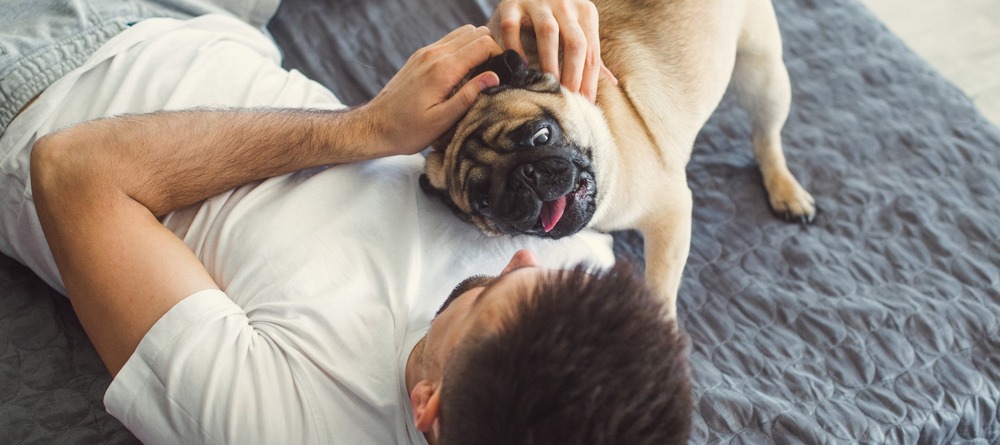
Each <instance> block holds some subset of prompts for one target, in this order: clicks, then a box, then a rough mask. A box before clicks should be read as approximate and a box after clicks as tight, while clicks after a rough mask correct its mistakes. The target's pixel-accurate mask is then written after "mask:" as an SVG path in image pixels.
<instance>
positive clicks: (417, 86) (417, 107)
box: [363, 25, 501, 154]
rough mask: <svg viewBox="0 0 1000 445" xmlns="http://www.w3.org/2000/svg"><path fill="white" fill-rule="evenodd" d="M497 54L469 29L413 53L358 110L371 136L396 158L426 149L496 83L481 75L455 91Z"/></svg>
mask: <svg viewBox="0 0 1000 445" xmlns="http://www.w3.org/2000/svg"><path fill="white" fill-rule="evenodd" d="M500 52H501V50H500V46H499V45H497V44H496V41H494V40H493V37H491V36H490V32H489V30H488V29H487V28H486V27H479V28H475V27H473V26H472V25H466V26H463V27H461V28H459V29H457V30H455V31H452V32H451V33H450V34H448V35H446V36H444V37H443V38H442V39H441V40H439V41H437V42H435V43H432V44H430V45H428V46H426V47H424V48H421V49H419V50H417V52H415V53H414V54H413V56H411V57H410V59H409V60H407V61H406V64H405V65H403V68H401V69H400V70H399V72H398V73H396V75H395V76H393V78H392V79H391V80H389V83H388V84H386V86H385V88H383V89H382V91H381V92H379V94H378V95H377V96H375V98H374V99H372V100H371V102H369V103H368V104H366V105H364V106H363V109H364V111H365V113H366V114H367V115H368V116H369V118H370V119H371V122H372V130H373V132H374V134H373V136H374V137H376V138H377V140H378V141H379V142H380V143H382V144H384V146H385V148H387V149H389V150H392V151H393V152H395V153H396V154H413V153H418V152H420V151H421V150H423V149H425V148H427V146H429V145H430V144H431V143H432V142H434V140H435V139H437V138H438V137H439V136H440V135H441V134H443V133H444V132H445V131H447V130H448V129H449V128H451V127H452V126H453V125H455V123H456V122H458V120H459V119H460V118H461V117H462V116H463V115H464V114H465V112H466V111H468V109H469V107H470V106H472V103H473V102H474V101H475V99H476V97H477V96H478V95H479V92H480V91H481V90H483V89H485V88H489V87H493V86H496V85H497V84H499V83H500V79H499V78H498V77H497V75H496V74H495V73H492V72H486V73H482V74H480V75H479V76H476V77H475V78H474V79H471V80H470V81H469V82H468V83H466V84H465V85H464V86H463V87H462V88H461V89H460V90H458V91H454V88H455V86H456V85H457V84H458V83H459V82H460V81H461V80H462V78H463V77H465V76H466V75H467V74H468V73H469V70H471V69H473V68H475V67H476V66H478V65H479V64H481V63H483V62H485V61H486V59H488V58H489V57H490V56H491V55H496V54H500ZM453 92H454V95H453V94H452V93H453Z"/></svg>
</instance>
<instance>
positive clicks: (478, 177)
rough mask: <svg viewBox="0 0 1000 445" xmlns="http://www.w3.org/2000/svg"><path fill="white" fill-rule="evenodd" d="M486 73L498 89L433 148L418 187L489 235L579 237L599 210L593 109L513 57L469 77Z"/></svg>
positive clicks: (511, 54)
mask: <svg viewBox="0 0 1000 445" xmlns="http://www.w3.org/2000/svg"><path fill="white" fill-rule="evenodd" d="M486 70H490V71H494V72H496V73H497V74H498V76H499V77H500V86H497V87H494V88H491V89H487V90H485V91H483V92H482V93H481V94H480V95H479V98H478V99H477V100H476V103H475V104H474V105H473V106H472V108H471V109H470V111H469V113H468V114H467V115H466V117H465V118H464V119H462V120H461V121H460V122H459V123H458V124H457V125H456V127H455V128H454V130H453V132H450V133H449V134H446V135H445V136H444V137H443V138H442V140H440V141H439V142H438V143H437V144H436V145H435V147H434V148H435V150H434V151H433V152H432V153H430V154H429V155H428V156H427V161H426V166H425V174H424V175H423V176H422V177H421V186H422V187H423V188H424V190H425V191H426V192H428V193H431V194H435V195H438V196H440V197H441V198H442V199H443V200H444V201H445V202H446V203H447V204H449V205H450V206H451V207H452V208H453V210H455V212H456V214H458V215H459V216H460V217H462V218H463V219H466V220H469V221H471V222H472V223H474V224H476V225H477V226H479V227H480V229H482V230H483V231H484V232H486V233H488V234H493V235H513V234H530V235H536V236H545V237H550V238H560V237H563V236H567V235H571V234H574V233H576V232H578V231H579V230H580V229H582V228H584V227H585V226H586V225H587V223H589V222H590V219H591V218H592V217H593V215H594V212H595V210H596V209H597V182H596V181H595V174H594V167H593V165H592V159H593V153H592V152H593V145H594V142H593V141H594V137H593V136H592V135H590V130H589V128H588V127H589V125H588V123H587V120H586V119H585V117H586V115H587V114H588V113H591V114H593V113H594V112H595V111H594V110H596V108H595V107H594V106H593V105H591V104H589V103H587V102H586V101H585V100H583V99H582V97H576V96H578V95H575V94H570V93H567V92H565V91H563V90H562V88H560V86H559V82H558V81H557V80H556V79H555V78H554V77H553V76H551V75H545V74H542V73H540V72H538V71H535V70H531V69H529V68H527V67H525V66H524V63H523V62H522V60H521V57H520V56H519V55H517V53H514V52H513V51H508V52H506V53H504V54H503V55H500V56H496V57H494V58H492V59H490V60H489V61H487V62H486V63H484V64H483V66H481V67H479V68H477V69H476V70H474V71H473V72H472V73H470V78H471V77H472V76H475V75H477V74H479V73H481V72H483V71H486ZM587 107H590V108H591V109H592V110H587V109H586V108H587Z"/></svg>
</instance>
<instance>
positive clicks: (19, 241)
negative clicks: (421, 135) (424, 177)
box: [0, 16, 613, 444]
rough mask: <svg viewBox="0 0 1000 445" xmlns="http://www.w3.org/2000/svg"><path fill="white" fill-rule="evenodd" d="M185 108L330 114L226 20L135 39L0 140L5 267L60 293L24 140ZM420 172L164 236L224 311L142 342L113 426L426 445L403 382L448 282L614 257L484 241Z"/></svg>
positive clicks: (318, 185) (115, 388) (207, 207)
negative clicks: (176, 244) (176, 240)
mask: <svg viewBox="0 0 1000 445" xmlns="http://www.w3.org/2000/svg"><path fill="white" fill-rule="evenodd" d="M165 70H166V71H168V72H164V71H165ZM192 106H287V107H312V108H336V107H338V106H340V105H339V103H338V102H337V100H336V98H334V97H333V95H332V94H331V93H330V92H329V91H327V90H326V89H325V88H323V87H321V86H320V85H318V84H316V83H315V82H312V81H309V80H307V79H305V78H304V77H303V76H302V75H301V74H299V73H297V72H294V71H293V72H287V71H284V70H282V69H280V66H279V56H278V53H277V51H276V50H275V48H274V47H273V44H272V43H271V42H270V41H268V40H267V39H266V38H264V37H263V36H261V35H260V33H259V32H257V31H255V30H254V29H253V28H251V27H249V26H247V25H244V24H242V23H240V22H238V21H237V20H234V19H230V18H227V17H223V16H205V17H201V18H198V19H194V20H189V21H176V20H153V21H147V22H142V23H139V24H138V25H136V26H135V27H133V28H132V29H130V30H128V31H126V32H125V33H123V34H122V35H119V36H117V37H116V38H114V39H113V40H112V41H111V42H109V43H108V44H107V45H105V46H104V47H103V48H102V50H101V51H99V52H98V53H97V54H95V55H94V57H93V58H92V60H91V61H90V62H88V63H87V64H85V66H84V67H82V68H81V69H80V70H77V71H75V72H73V73H71V74H70V75H68V76H66V77H65V78H63V79H61V80H60V81H59V82H57V84H54V85H53V86H52V87H50V88H49V89H48V90H46V92H45V93H44V94H43V95H42V96H41V97H40V98H39V99H38V101H37V102H36V103H35V104H34V105H32V106H31V107H30V108H29V109H28V110H26V111H25V112H24V113H23V114H22V115H21V116H20V117H18V119H16V120H15V121H14V122H13V123H12V125H11V127H10V128H9V129H8V132H7V133H6V134H5V135H4V137H3V138H2V139H0V156H3V157H2V158H0V169H2V172H0V173H3V177H2V178H0V181H2V184H0V185H2V186H3V188H4V191H3V192H2V193H3V196H0V206H2V210H3V213H2V215H0V217H2V218H3V220H0V225H2V229H3V234H2V235H3V236H0V248H2V250H3V252H4V253H5V254H8V255H11V256H13V257H15V258H17V259H18V260H20V261H22V262H24V263H26V264H28V265H29V266H31V267H32V268H33V269H34V270H36V271H37V272H38V273H39V275H40V276H42V277H43V278H44V279H46V281H48V282H49V283H51V284H53V285H54V286H56V287H57V288H58V289H62V287H61V283H60V282H59V278H58V274H57V272H56V269H55V266H54V264H53V263H52V261H51V254H50V253H49V251H48V249H47V247H46V246H45V244H44V238H42V235H41V231H40V229H38V227H37V218H36V217H35V215H34V208H33V206H32V205H31V199H30V190H26V189H25V186H24V184H25V183H26V182H25V179H24V178H27V152H28V151H29V149H30V146H31V143H33V141H34V140H35V138H37V137H40V136H41V135H44V134H46V133H48V132H51V131H54V130H56V129H59V128H63V127H65V126H68V125H71V124H73V123H76V122H81V121H84V120H87V119H91V118H94V117H99V116H108V115H114V114H120V113H124V112H143V111H150V110H155V109H179V108H189V107H192ZM422 165H423V162H422V159H421V158H420V156H419V155H415V156H407V157H394V158H386V159H380V160H376V161H370V162H364V163H357V164H348V165H340V166H335V167H330V168H326V169H323V168H317V169H312V170H308V171H302V172H298V173H294V174H290V175H285V176H281V177H277V178H271V179H268V180H265V181H260V182H256V183H253V184H248V185H245V186H243V187H239V188H237V189H236V190H233V191H230V192H227V193H224V194H222V195H219V196H216V197H214V198H212V199H209V200H207V201H206V202H205V203H203V204H201V205H198V206H194V207H190V208H187V209H183V210H180V211H178V212H175V213H173V214H170V215H168V216H167V217H165V218H164V219H163V222H164V224H165V225H166V226H167V227H168V228H170V229H171V230H173V231H174V232H175V233H177V234H178V236H179V237H181V238H182V239H183V240H184V242H185V243H186V244H187V245H188V246H189V247H190V248H191V249H192V250H193V251H194V252H195V254H196V255H197V256H198V257H199V258H200V259H201V261H202V262H203V263H204V264H205V266H206V267H207V269H208V271H209V273H210V274H211V275H212V276H213V277H214V279H215V281H216V282H217V283H218V285H219V286H220V288H221V289H222V291H221V292H220V291H214V290H206V291H202V292H198V293H196V294H194V295H192V296H190V297H187V298H186V299H184V300H183V301H181V302H180V303H178V304H177V305H176V306H175V307H174V308H172V309H171V310H170V311H169V312H167V314H165V315H164V316H163V317H162V318H161V319H160V320H159V321H158V322H157V323H156V324H155V325H154V326H153V328H152V329H151V330H150V331H149V332H148V333H147V334H146V336H145V337H144V338H143V340H142V341H141V343H140V344H139V346H138V349H137V350H136V352H135V353H134V354H133V355H132V357H131V358H130V359H129V360H128V362H127V363H126V365H125V367H124V368H123V369H122V370H121V372H120V373H119V374H118V375H117V376H116V377H115V379H114V380H113V381H112V383H111V386H110V388H109V389H108V392H107V394H106V395H105V404H106V406H107V408H108V411H109V412H110V413H112V414H113V415H114V416H115V417H117V418H119V419H120V420H121V421H122V422H123V423H124V424H125V425H126V426H127V427H128V428H129V429H130V430H131V431H133V432H134V433H135V434H136V435H137V436H138V437H139V438H140V439H141V440H143V441H145V442H147V443H151V444H155V443H178V444H189V443H239V444H251V443H294V444H305V443H345V444H392V443H423V442H424V439H423V437H422V435H421V434H420V433H419V432H418V431H416V430H415V428H414V427H413V425H412V421H411V419H412V412H411V410H410V405H409V398H408V394H407V393H406V389H405V383H404V379H403V376H404V373H403V371H404V366H405V363H406V359H407V357H408V356H409V353H410V351H411V350H412V348H413V346H414V345H415V344H416V342H417V341H418V340H419V339H420V338H421V337H422V336H423V335H424V334H425V332H426V330H427V327H428V325H429V323H430V320H431V318H432V316H433V314H434V312H435V311H436V310H437V309H438V307H439V305H440V304H441V302H442V301H443V299H444V298H445V296H447V294H448V293H449V292H450V291H451V289H452V288H453V287H454V286H455V284H457V283H458V281H460V280H461V279H463V278H465V277H467V276H469V275H473V274H478V273H496V272H498V271H499V270H500V269H501V268H502V267H503V265H504V264H506V261H507V260H508V259H509V258H510V256H511V255H512V254H513V253H514V252H515V251H516V250H518V249H520V248H525V247H526V248H531V249H533V250H534V251H536V253H538V254H539V257H540V259H541V261H542V263H543V264H544V265H546V266H550V267H559V266H568V265H571V264H575V263H576V262H578V261H581V260H584V261H587V262H590V263H592V264H598V265H609V264H610V263H611V262H613V256H612V253H611V249H610V238H609V237H607V236H606V235H598V234H594V233H584V234H580V235H577V236H574V237H570V238H567V239H563V240H559V241H551V240H542V239H538V238H527V237H520V238H505V237H486V236H484V235H482V234H481V233H480V232H479V231H478V230H477V229H476V228H475V227H473V226H472V225H470V224H467V223H464V222H462V221H460V220H458V219H457V218H456V217H455V216H454V215H452V214H451V211H450V210H448V209H447V208H446V207H445V206H444V205H443V204H441V203H439V202H437V198H432V197H428V196H425V195H424V193H423V192H422V191H420V189H419V186H418V184H417V178H418V176H419V174H420V172H421V170H422Z"/></svg>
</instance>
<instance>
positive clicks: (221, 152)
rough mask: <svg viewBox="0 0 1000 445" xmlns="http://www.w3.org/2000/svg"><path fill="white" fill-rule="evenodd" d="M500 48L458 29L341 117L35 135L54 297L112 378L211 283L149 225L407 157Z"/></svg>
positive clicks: (262, 114) (280, 113)
mask: <svg viewBox="0 0 1000 445" xmlns="http://www.w3.org/2000/svg"><path fill="white" fill-rule="evenodd" d="M498 52H499V48H498V47H497V46H496V44H495V43H494V42H493V41H492V39H491V38H490V37H489V33H488V31H487V30H486V29H485V28H473V27H471V26H467V27H463V28H460V29H458V30H456V31H454V32H452V33H451V34H449V35H448V36H445V37H444V38H442V39H441V40H440V41H438V42H436V43H434V44H432V45H430V46H428V47H426V48H423V49H421V50H419V51H418V52H417V53H415V54H414V56H413V57H411V58H410V60H409V61H407V63H406V65H404V67H403V68H402V69H401V70H400V72H399V73H398V74H397V75H396V76H395V77H393V79H392V80H391V81H390V82H389V84H388V85H386V87H385V88H384V89H383V91H382V92H381V93H380V94H379V95H378V96H377V97H376V98H375V99H373V100H372V101H371V102H369V103H368V104H366V105H364V106H361V107H359V108H356V109H352V110H347V111H337V112H329V111H304V110H277V111H263V110H259V111H253V110H244V111H176V112H160V113H153V114H147V115H135V116H127V117H120V118H112V119H104V120H98V121H92V122H89V123H85V124H81V125H78V126H75V127H72V128H69V129H67V130H63V131H60V132H57V133H54V134H52V135H49V136H46V137H43V138H42V139H40V140H39V141H38V142H37V143H36V144H35V147H34V150H33V152H32V159H31V182H32V189H33V194H34V200H35V205H36V207H37V210H38V216H39V220H40V221H41V224H42V228H43V230H44V232H45V237H46V240H47V241H48V243H49V246H50V248H51V250H52V253H53V256H54V258H55V261H56V265H57V266H58V268H59V272H60V275H61V276H62V279H63V283H64V284H65V286H66V290H67V294H68V296H69V297H70V300H71V301H72V303H73V306H74V309H75V311H76V313H77V315H78V316H79V318H80V321H81V323H82V324H83V326H84V328H85V329H86V331H87V334H88V336H89V337H90V338H91V340H92V341H93V343H94V346H95V348H96V349H97V351H98V353H99V354H100V355H101V358H102V359H103V360H104V362H105V364H106V365H107V366H108V368H109V370H110V371H111V372H112V373H113V374H114V373H117V372H118V370H119V369H121V367H122V366H123V365H124V363H125V361H126V360H127V359H128V357H129V356H130V355H131V354H132V352H133V351H134V350H135V347H136V346H137V345H138V343H139V341H140V340H141V339H142V337H143V336H144V335H145V333H146V332H147V331H148V330H149V329H150V328H151V327H152V325H153V324H154V323H155V322H156V321H157V320H158V319H159V318H160V317H161V316H162V315H163V314H164V313H166V312H167V311H168V310H169V309H170V308H171V307H173V306H174V305H175V304H176V303H177V302H178V301H180V300H181V299H183V298H184V297H186V296H188V295H191V294H192V293H194V292H196V291H199V290H203V289H212V288H216V284H215V283H214V281H213V280H212V278H211V277H210V276H209V274H208V272H207V271H206V270H205V268H204V266H202V264H201V263H200V262H199V261H198V259H197V258H196V257H195V256H194V254H193V253H192V252H191V251H190V250H189V249H188V248H187V247H186V246H185V245H184V244H183V242H181V240H179V239H178V238H177V237H176V236H174V235H173V233H171V232H170V231H169V230H167V229H166V228H164V227H163V226H162V225H161V224H160V223H159V221H158V220H157V219H156V217H157V216H160V215H163V214H166V213H168V212H170V211H173V210H176V209H178V208H181V207H183V206H186V205H190V204H193V203H196V202H199V201H201V200H203V199H205V198H208V197H210V196H213V195H215V194H218V193H220V192H223V191H225V190H228V189H231V188H233V187H236V186H239V185H241V184H244V183H247V182H250V181H254V180H258V179H262V178H266V177H271V176H276V175H280V174H284V173H288V172H292V171H296V170H299V169H303V168H308V167H313V166H319V165H327V164H333V163H342V162H352V161H359V160H364V159H372V158H377V157H382V156H388V155H394V154H410V153H416V152H418V151H420V150H421V149H423V148H424V147H426V146H427V145H429V144H430V143H431V141H433V140H434V139H435V138H436V137H438V136H439V135H440V134H441V133H443V132H444V131H445V130H446V129H447V128H449V127H450V126H451V125H453V124H454V122H455V121H456V120H457V119H458V118H459V117H460V116H461V115H462V114H463V113H464V112H465V110H467V109H468V107H469V106H470V105H471V104H472V101H473V100H474V99H475V97H476V95H477V94H478V92H479V91H480V90H481V89H482V88H485V87H489V86H492V85H496V83H497V81H498V80H497V78H496V75H494V74H492V73H484V74H483V75H480V77H478V78H477V79H474V80H473V81H471V82H469V83H468V84H467V85H465V86H464V87H463V88H462V89H461V90H460V91H459V92H458V93H456V94H455V95H454V96H452V95H451V92H452V88H453V87H454V86H455V85H456V84H457V83H458V82H459V80H460V79H461V78H462V77H463V76H465V75H466V73H467V72H468V71H469V70H470V69H471V68H473V67H474V66H476V65H478V64H480V63H482V62H483V61H485V60H486V58H488V57H489V56H490V55H491V54H496V53H498Z"/></svg>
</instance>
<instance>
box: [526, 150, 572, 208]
mask: <svg viewBox="0 0 1000 445" xmlns="http://www.w3.org/2000/svg"><path fill="white" fill-rule="evenodd" d="M514 175H515V179H517V180H518V181H520V182H522V183H524V184H525V185H527V186H528V187H530V188H531V189H532V190H534V191H535V193H536V194H537V195H538V197H539V198H541V199H542V200H551V199H555V198H558V197H559V196H562V195H561V194H560V193H564V192H565V191H564V190H562V189H563V188H565V187H563V186H564V184H565V183H566V182H567V180H570V181H572V176H573V164H571V163H570V162H569V161H567V160H565V159H560V158H548V159H542V160H540V161H536V162H527V163H524V164H521V165H519V166H517V167H516V168H515V169H514Z"/></svg>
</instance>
